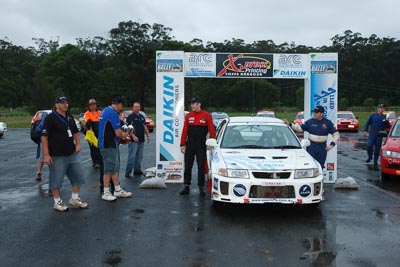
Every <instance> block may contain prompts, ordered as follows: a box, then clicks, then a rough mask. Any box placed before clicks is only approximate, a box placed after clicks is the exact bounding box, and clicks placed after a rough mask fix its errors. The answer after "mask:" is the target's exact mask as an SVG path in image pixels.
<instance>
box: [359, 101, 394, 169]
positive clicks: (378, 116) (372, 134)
mask: <svg viewBox="0 0 400 267" xmlns="http://www.w3.org/2000/svg"><path fill="white" fill-rule="evenodd" d="M384 110H385V106H384V105H383V104H379V105H378V106H377V112H375V113H372V114H371V115H370V116H369V117H368V119H367V122H366V123H365V128H364V136H368V143H367V154H368V158H367V160H366V161H365V162H367V163H368V162H371V160H372V153H373V154H374V166H375V167H376V166H378V159H379V151H380V149H381V146H382V136H379V131H383V130H385V129H386V128H389V127H390V123H389V121H388V120H387V119H386V115H385V114H383V111H384ZM368 129H369V132H368Z"/></svg>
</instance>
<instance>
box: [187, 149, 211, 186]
mask: <svg viewBox="0 0 400 267" xmlns="http://www.w3.org/2000/svg"><path fill="white" fill-rule="evenodd" d="M195 156H196V162H197V179H198V180H197V184H198V186H204V182H205V174H204V162H205V160H206V147H205V146H204V145H202V146H200V147H190V146H186V151H185V173H184V178H183V179H184V184H185V185H191V181H192V167H193V163H194V157H195Z"/></svg>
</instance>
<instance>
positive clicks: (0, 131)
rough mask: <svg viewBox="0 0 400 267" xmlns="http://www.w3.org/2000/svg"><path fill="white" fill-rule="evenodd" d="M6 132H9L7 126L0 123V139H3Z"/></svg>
mask: <svg viewBox="0 0 400 267" xmlns="http://www.w3.org/2000/svg"><path fill="white" fill-rule="evenodd" d="M5 132H7V124H6V123H5V122H1V121H0V138H1V137H3V135H4V133H5Z"/></svg>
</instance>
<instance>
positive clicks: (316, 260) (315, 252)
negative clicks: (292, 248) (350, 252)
mask: <svg viewBox="0 0 400 267" xmlns="http://www.w3.org/2000/svg"><path fill="white" fill-rule="evenodd" d="M303 247H304V248H305V249H306V252H305V253H304V254H303V256H302V257H300V259H307V260H309V261H310V262H311V263H312V266H321V267H322V266H329V265H330V264H331V263H332V262H333V261H334V260H335V258H336V252H332V251H329V249H328V247H327V242H326V240H325V239H323V238H307V239H305V240H304V241H303Z"/></svg>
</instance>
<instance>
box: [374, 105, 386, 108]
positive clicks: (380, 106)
mask: <svg viewBox="0 0 400 267" xmlns="http://www.w3.org/2000/svg"><path fill="white" fill-rule="evenodd" d="M376 108H385V105H383V104H378V106H376Z"/></svg>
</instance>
